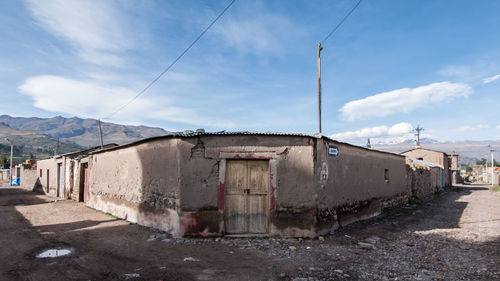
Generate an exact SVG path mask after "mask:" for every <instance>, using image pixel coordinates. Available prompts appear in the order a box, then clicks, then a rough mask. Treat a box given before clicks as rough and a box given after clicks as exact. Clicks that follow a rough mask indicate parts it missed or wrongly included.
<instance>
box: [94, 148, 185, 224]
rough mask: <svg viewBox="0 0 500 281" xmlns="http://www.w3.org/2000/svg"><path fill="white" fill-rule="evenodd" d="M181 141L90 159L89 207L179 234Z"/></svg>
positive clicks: (119, 150)
mask: <svg viewBox="0 0 500 281" xmlns="http://www.w3.org/2000/svg"><path fill="white" fill-rule="evenodd" d="M178 141H179V140H177V139H167V140H157V141H150V142H146V143H142V144H137V145H132V146H128V147H124V148H121V149H116V150H113V149H112V150H109V151H105V152H102V153H97V154H94V155H92V156H90V157H89V173H88V175H89V198H88V200H87V205H88V206H90V207H92V208H95V209H98V210H101V211H103V212H108V213H111V214H113V215H115V216H117V217H120V218H123V219H127V220H129V221H131V222H136V223H138V224H141V225H145V226H151V227H155V228H158V229H161V230H164V231H169V232H172V233H178V232H179V229H178V227H179V223H178V222H179V216H178V213H177V209H178V204H179V175H180V174H179V168H178V167H179V164H178V159H179V156H178V150H177V149H176V147H177V142H178Z"/></svg>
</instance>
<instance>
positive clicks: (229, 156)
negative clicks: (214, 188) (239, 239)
mask: <svg viewBox="0 0 500 281" xmlns="http://www.w3.org/2000/svg"><path fill="white" fill-rule="evenodd" d="M277 157H278V155H277V153H276V151H248V150H245V151H221V152H220V153H219V158H220V161H219V194H218V207H219V212H221V213H222V215H223V216H222V217H223V219H222V224H223V228H222V229H223V232H224V233H226V225H225V224H226V223H225V215H226V212H225V209H226V161H227V160H268V161H269V191H268V200H269V202H268V206H269V209H268V223H269V222H270V219H271V213H272V211H274V210H275V209H276V186H277V185H276V183H277V178H276V171H277ZM267 231H268V233H267V234H264V235H269V233H270V232H271V227H270V224H269V227H268V229H267ZM256 235H258V234H251V233H248V234H247V235H245V234H242V235H238V236H256Z"/></svg>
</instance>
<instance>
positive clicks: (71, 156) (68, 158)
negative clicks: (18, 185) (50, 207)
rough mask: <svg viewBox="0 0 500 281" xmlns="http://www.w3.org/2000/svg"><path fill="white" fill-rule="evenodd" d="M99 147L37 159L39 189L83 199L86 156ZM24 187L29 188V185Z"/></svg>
mask: <svg viewBox="0 0 500 281" xmlns="http://www.w3.org/2000/svg"><path fill="white" fill-rule="evenodd" d="M115 146H117V144H107V145H105V146H104V148H110V147H115ZM99 149H101V147H100V146H97V147H93V148H90V149H87V150H82V151H77V152H71V153H66V154H61V155H56V156H54V157H51V158H47V159H43V160H38V161H37V164H36V176H37V177H38V180H37V184H38V187H37V188H38V189H39V191H42V192H44V193H45V194H48V195H51V196H54V197H58V198H62V199H73V200H75V201H78V202H80V201H85V198H86V194H87V192H86V191H88V188H87V177H86V175H87V173H86V172H87V168H88V156H89V155H90V154H91V153H92V152H94V151H97V150H99ZM21 182H23V179H22V176H21ZM23 187H24V188H30V187H29V186H27V187H25V186H23Z"/></svg>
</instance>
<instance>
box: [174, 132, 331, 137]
mask: <svg viewBox="0 0 500 281" xmlns="http://www.w3.org/2000/svg"><path fill="white" fill-rule="evenodd" d="M186 132H187V131H184V132H172V133H170V134H167V135H165V136H169V135H172V136H179V137H192V136H200V135H270V136H297V137H312V138H321V137H322V135H321V134H314V133H284V132H260V131H233V132H231V131H218V132H202V133H200V132H196V131H191V133H186ZM323 137H324V136H323Z"/></svg>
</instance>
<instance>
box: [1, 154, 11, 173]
mask: <svg viewBox="0 0 500 281" xmlns="http://www.w3.org/2000/svg"><path fill="white" fill-rule="evenodd" d="M0 166H1V167H2V168H3V169H7V168H9V165H8V162H7V155H5V152H2V153H1V154H0Z"/></svg>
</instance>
